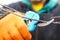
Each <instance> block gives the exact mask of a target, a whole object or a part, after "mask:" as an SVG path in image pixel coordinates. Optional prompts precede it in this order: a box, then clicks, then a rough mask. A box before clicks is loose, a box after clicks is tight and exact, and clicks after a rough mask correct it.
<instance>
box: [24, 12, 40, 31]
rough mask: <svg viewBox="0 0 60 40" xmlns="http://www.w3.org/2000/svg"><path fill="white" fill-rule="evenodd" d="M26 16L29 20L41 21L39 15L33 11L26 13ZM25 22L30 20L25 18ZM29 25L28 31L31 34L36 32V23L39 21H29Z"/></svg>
mask: <svg viewBox="0 0 60 40" xmlns="http://www.w3.org/2000/svg"><path fill="white" fill-rule="evenodd" d="M25 16H26V17H28V18H32V19H36V20H39V19H40V17H39V15H38V14H37V13H35V12H32V11H28V12H26V13H25ZM23 20H25V21H27V20H29V19H26V18H23ZM29 21H30V22H29V24H27V29H28V30H29V31H30V32H31V31H34V29H35V28H36V25H35V24H36V23H37V22H38V21H34V20H29Z"/></svg>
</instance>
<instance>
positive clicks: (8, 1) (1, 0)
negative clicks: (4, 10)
mask: <svg viewBox="0 0 60 40" xmlns="http://www.w3.org/2000/svg"><path fill="white" fill-rule="evenodd" d="M18 1H21V0H0V4H6V5H8V4H11V3H14V2H18ZM58 2H59V3H60V0H58Z"/></svg>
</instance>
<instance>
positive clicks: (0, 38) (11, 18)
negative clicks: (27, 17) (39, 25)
mask: <svg viewBox="0 0 60 40" xmlns="http://www.w3.org/2000/svg"><path fill="white" fill-rule="evenodd" d="M0 40H31V34H30V33H29V31H28V30H27V27H26V24H25V23H24V22H23V20H22V18H21V17H18V16H16V15H14V14H12V13H11V14H8V15H7V16H5V17H4V18H2V19H1V20H0Z"/></svg>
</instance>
